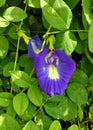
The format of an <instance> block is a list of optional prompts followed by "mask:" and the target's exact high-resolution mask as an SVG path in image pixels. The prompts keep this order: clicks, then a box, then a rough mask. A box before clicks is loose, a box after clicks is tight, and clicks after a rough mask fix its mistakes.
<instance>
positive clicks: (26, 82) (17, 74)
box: [11, 70, 32, 88]
mask: <svg viewBox="0 0 93 130" xmlns="http://www.w3.org/2000/svg"><path fill="white" fill-rule="evenodd" d="M11 79H12V82H14V83H15V84H16V85H17V86H19V87H22V88H28V87H29V86H31V85H32V79H31V78H30V77H29V76H28V74H27V73H25V72H24V71H20V70H16V71H12V72H11Z"/></svg>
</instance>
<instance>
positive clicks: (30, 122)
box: [22, 120, 40, 130]
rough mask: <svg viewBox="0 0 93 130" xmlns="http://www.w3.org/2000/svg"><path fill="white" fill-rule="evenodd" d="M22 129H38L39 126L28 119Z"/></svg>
mask: <svg viewBox="0 0 93 130" xmlns="http://www.w3.org/2000/svg"><path fill="white" fill-rule="evenodd" d="M22 130H40V129H39V127H38V126H37V125H36V124H35V123H34V122H33V121H32V120H30V121H28V122H27V123H26V125H25V126H24V127H23V129H22Z"/></svg>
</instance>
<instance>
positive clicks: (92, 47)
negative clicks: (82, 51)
mask: <svg viewBox="0 0 93 130" xmlns="http://www.w3.org/2000/svg"><path fill="white" fill-rule="evenodd" d="M92 35H93V22H92V23H91V25H90V27H89V31H88V47H89V51H90V52H93V36H92Z"/></svg>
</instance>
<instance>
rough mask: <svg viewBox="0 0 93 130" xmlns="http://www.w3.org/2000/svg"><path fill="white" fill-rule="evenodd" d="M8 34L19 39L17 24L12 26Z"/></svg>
mask: <svg viewBox="0 0 93 130" xmlns="http://www.w3.org/2000/svg"><path fill="white" fill-rule="evenodd" d="M7 35H8V36H9V37H10V38H12V39H18V35H17V29H16V27H15V26H11V27H10V28H9V30H8V32H7Z"/></svg>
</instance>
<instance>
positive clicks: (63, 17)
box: [40, 0, 72, 30]
mask: <svg viewBox="0 0 93 130" xmlns="http://www.w3.org/2000/svg"><path fill="white" fill-rule="evenodd" d="M40 4H41V8H42V12H43V15H44V17H45V19H46V20H47V21H48V23H49V24H50V25H51V26H53V27H54V28H56V29H59V30H65V29H68V28H69V27H70V24H71V20H72V12H71V10H70V8H69V7H68V6H67V4H66V3H65V2H64V1H63V0H55V1H54V0H51V1H49V0H40Z"/></svg>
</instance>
